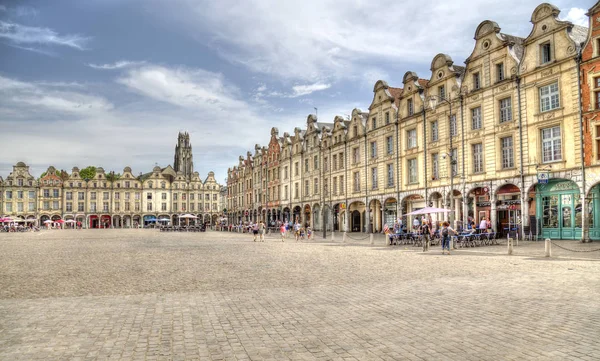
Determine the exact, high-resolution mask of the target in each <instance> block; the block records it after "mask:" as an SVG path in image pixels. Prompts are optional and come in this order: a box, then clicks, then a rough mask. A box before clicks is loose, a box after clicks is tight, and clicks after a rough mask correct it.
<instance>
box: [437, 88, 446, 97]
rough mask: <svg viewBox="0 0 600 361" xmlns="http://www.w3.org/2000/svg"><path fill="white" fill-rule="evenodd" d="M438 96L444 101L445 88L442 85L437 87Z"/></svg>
mask: <svg viewBox="0 0 600 361" xmlns="http://www.w3.org/2000/svg"><path fill="white" fill-rule="evenodd" d="M438 96H439V97H440V98H442V99H446V87H445V86H444V85H440V86H439V87H438Z"/></svg>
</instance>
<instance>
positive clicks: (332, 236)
mask: <svg viewBox="0 0 600 361" xmlns="http://www.w3.org/2000/svg"><path fill="white" fill-rule="evenodd" d="M331 241H332V242H333V241H335V232H333V231H332V232H331Z"/></svg>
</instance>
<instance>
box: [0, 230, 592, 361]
mask: <svg viewBox="0 0 600 361" xmlns="http://www.w3.org/2000/svg"><path fill="white" fill-rule="evenodd" d="M341 239H342V237H341V236H340V235H336V240H335V241H334V242H331V240H330V239H329V238H328V239H327V240H323V239H322V238H319V237H317V239H316V240H314V241H305V242H302V243H300V242H295V241H293V240H291V239H288V240H287V241H286V242H281V241H280V240H279V239H278V238H275V237H268V238H267V241H266V242H264V243H254V242H252V241H251V237H250V236H248V235H246V234H244V235H242V234H235V233H219V232H207V233H159V232H156V231H150V230H84V231H45V232H38V233H27V234H0V360H38V359H41V360H598V359H599V358H600V344H599V343H598V336H599V335H600V312H598V310H600V287H599V285H600V254H599V253H600V252H589V253H574V252H568V251H564V250H560V251H558V250H555V249H554V248H553V253H555V256H556V257H553V258H550V259H548V258H544V257H543V254H544V245H543V242H525V243H523V242H521V244H520V245H519V246H518V247H515V252H514V255H513V256H507V255H506V246H494V247H477V248H468V249H459V250H457V251H455V252H454V253H453V254H452V255H450V256H447V255H446V256H442V255H441V251H440V250H439V249H437V248H435V249H433V250H432V251H430V252H428V253H422V252H420V251H419V249H418V248H417V247H411V246H392V247H385V246H384V238H383V237H382V236H377V237H376V239H375V244H374V245H373V246H371V245H370V244H369V240H361V241H355V240H349V241H348V242H347V243H341ZM560 244H561V245H564V246H566V247H573V248H574V249H579V250H583V249H587V250H592V249H595V248H599V244H598V243H593V244H591V245H590V244H581V243H578V242H561V243H560Z"/></svg>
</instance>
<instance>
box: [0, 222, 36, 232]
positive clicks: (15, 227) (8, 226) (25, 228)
mask: <svg viewBox="0 0 600 361" xmlns="http://www.w3.org/2000/svg"><path fill="white" fill-rule="evenodd" d="M0 230H1V231H2V232H29V231H35V232H37V231H39V230H40V228H39V227H38V226H36V225H34V224H33V223H26V224H19V223H16V222H13V223H2V226H1V227H0Z"/></svg>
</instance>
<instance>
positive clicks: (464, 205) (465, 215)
mask: <svg viewBox="0 0 600 361" xmlns="http://www.w3.org/2000/svg"><path fill="white" fill-rule="evenodd" d="M458 98H459V99H460V132H461V136H460V137H461V142H462V184H463V190H462V212H463V216H462V222H463V226H462V227H463V229H467V223H468V221H469V210H468V209H467V207H468V205H467V201H468V199H469V197H468V196H469V195H468V194H466V192H467V184H466V182H467V178H466V176H465V169H466V168H465V111H464V105H465V98H464V97H463V95H462V92H461V93H460V94H459V95H458ZM473 218H475V213H473Z"/></svg>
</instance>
